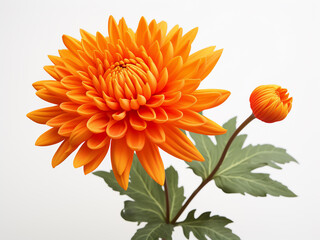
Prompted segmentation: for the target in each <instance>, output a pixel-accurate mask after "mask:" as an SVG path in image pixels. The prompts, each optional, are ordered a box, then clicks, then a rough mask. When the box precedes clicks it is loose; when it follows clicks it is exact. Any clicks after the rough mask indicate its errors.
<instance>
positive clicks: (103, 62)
mask: <svg viewBox="0 0 320 240" xmlns="http://www.w3.org/2000/svg"><path fill="white" fill-rule="evenodd" d="M80 32H81V37H82V39H81V41H78V40H76V39H74V38H72V37H69V36H66V35H64V36H63V37H62V38H63V42H64V44H65V46H66V47H67V49H63V50H59V55H60V57H56V56H49V58H50V60H51V61H52V62H53V64H54V65H53V66H45V67H44V69H45V70H46V71H47V72H48V73H49V74H50V75H51V76H52V77H53V78H54V79H55V80H44V81H39V82H36V83H34V84H33V86H34V88H35V89H36V90H37V93H36V94H37V96H38V97H40V98H41V99H43V100H45V101H47V102H50V103H53V104H55V105H54V106H51V107H47V108H43V109H39V110H36V111H33V112H30V113H29V114H28V115H27V116H28V117H29V118H30V119H31V120H33V121H35V122H37V123H41V124H47V125H48V126H50V127H51V129H50V130H48V131H47V132H45V133H44V134H42V135H41V136H40V137H39V138H38V140H37V141H36V145H38V146H46V145H52V144H55V143H59V142H61V141H63V142H62V144H61V145H60V147H59V149H58V150H57V152H56V153H55V155H54V156H53V159H52V166H53V167H55V166H57V165H58V164H60V163H61V162H62V161H64V160H65V159H66V158H67V157H68V156H69V155H70V154H71V153H72V152H73V151H75V150H76V149H77V148H78V147H79V146H80V145H81V144H82V145H81V147H80V149H79V151H78V152H77V154H76V156H75V159H74V167H81V166H83V168H84V173H85V174H88V173H90V172H92V171H93V170H94V169H95V168H97V167H98V166H99V164H100V163H101V162H102V160H103V159H104V157H105V155H106V154H107V152H108V149H109V144H110V142H111V144H110V145H111V147H110V148H111V162H112V168H113V170H114V175H115V177H116V179H117V181H118V182H119V184H120V185H121V186H122V187H123V188H124V189H126V188H127V186H128V179H129V172H130V167H131V163H132V159H133V154H134V152H136V154H137V156H138V158H139V161H140V162H141V164H142V166H143V167H144V169H145V170H146V171H147V173H148V174H149V175H150V176H151V177H152V178H153V179H154V180H155V181H156V182H158V183H159V184H163V183H164V179H165V173H164V166H163V163H162V159H161V157H160V154H159V149H158V147H160V148H161V149H163V150H164V151H166V152H168V153H169V154H171V155H173V156H175V157H177V158H180V159H183V160H185V161H192V160H198V161H203V160H204V159H203V157H202V155H201V154H200V153H199V152H198V150H197V149H196V148H195V146H194V145H193V144H192V142H191V141H190V140H189V139H188V137H187V136H186V135H184V134H183V132H182V131H180V130H179V129H185V130H187V131H191V132H196V133H200V134H208V135H209V134H210V135H219V134H224V133H225V132H226V130H225V129H223V128H222V127H220V126H219V125H218V124H216V123H215V122H213V121H211V120H209V119H208V118H206V117H204V116H202V115H200V114H199V113H198V112H200V111H202V110H204V109H208V108H212V107H215V106H218V105H219V104H221V103H222V102H224V101H225V100H226V99H227V98H228V96H229V95H230V93H229V92H228V91H226V90H219V89H206V90H196V89H197V88H198V86H199V84H200V83H201V81H202V80H203V79H204V78H205V77H206V76H207V75H208V74H209V73H210V72H211V70H212V69H213V68H214V66H215V65H216V63H217V61H218V59H219V57H220V55H221V53H222V50H218V51H214V49H215V48H214V47H209V48H206V49H203V50H201V51H198V52H196V53H194V54H192V55H190V56H189V53H190V49H191V43H192V42H193V40H194V38H195V36H196V34H197V28H195V29H193V30H191V31H190V32H188V33H186V34H185V35H182V29H181V28H179V26H175V27H174V28H173V29H172V30H171V31H169V33H167V24H166V23H165V22H160V23H157V22H156V21H155V20H153V21H151V23H150V24H149V25H148V24H147V22H146V20H145V19H144V18H143V17H142V18H141V20H140V22H139V26H138V28H137V31H136V32H134V31H133V30H132V29H130V28H128V27H127V25H126V22H125V20H124V19H123V18H122V19H121V20H120V21H119V24H117V23H116V21H115V20H114V18H113V17H110V18H109V23H108V32H109V36H107V37H104V36H103V35H102V34H101V33H99V32H97V34H96V36H94V35H92V34H90V33H88V32H86V31H84V30H81V31H80Z"/></svg>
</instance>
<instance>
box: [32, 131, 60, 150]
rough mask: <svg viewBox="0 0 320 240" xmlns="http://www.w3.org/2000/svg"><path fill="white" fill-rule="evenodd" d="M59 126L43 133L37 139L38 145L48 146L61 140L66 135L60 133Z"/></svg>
mask: <svg viewBox="0 0 320 240" xmlns="http://www.w3.org/2000/svg"><path fill="white" fill-rule="evenodd" d="M58 130H59V128H51V129H50V130H48V131H46V132H45V133H43V134H41V135H40V137H39V138H38V139H37V141H36V145H37V146H48V145H53V144H56V143H58V142H61V141H62V140H63V139H64V137H62V136H60V135H59V134H58Z"/></svg>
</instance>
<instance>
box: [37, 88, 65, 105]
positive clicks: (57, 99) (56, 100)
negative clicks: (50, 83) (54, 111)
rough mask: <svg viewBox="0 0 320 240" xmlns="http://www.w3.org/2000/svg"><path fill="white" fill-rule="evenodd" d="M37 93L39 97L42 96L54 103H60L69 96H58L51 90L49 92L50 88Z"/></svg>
mask: <svg viewBox="0 0 320 240" xmlns="http://www.w3.org/2000/svg"><path fill="white" fill-rule="evenodd" d="M36 95H37V96H38V97H39V98H41V99H43V100H45V101H47V102H49V103H54V104H60V103H62V102H66V101H68V99H67V98H65V97H61V96H56V95H54V94H52V93H51V92H49V91H48V89H45V88H43V89H40V90H39V91H37V92H36Z"/></svg>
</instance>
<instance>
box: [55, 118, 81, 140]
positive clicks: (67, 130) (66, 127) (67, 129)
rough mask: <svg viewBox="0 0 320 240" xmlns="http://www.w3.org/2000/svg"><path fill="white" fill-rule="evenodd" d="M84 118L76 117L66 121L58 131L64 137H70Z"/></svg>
mask: <svg viewBox="0 0 320 240" xmlns="http://www.w3.org/2000/svg"><path fill="white" fill-rule="evenodd" d="M82 120H83V118H82V117H77V118H74V119H72V120H70V121H68V122H65V123H64V124H63V125H62V126H61V127H60V128H59V131H58V133H59V134H60V135H61V136H64V137H70V135H71V133H72V131H73V129H74V128H75V127H76V126H77V125H78V124H79V123H80V122H81V121H82Z"/></svg>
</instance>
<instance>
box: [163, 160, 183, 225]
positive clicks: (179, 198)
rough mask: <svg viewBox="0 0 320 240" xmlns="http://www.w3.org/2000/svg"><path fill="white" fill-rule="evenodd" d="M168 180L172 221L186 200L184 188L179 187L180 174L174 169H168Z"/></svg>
mask: <svg viewBox="0 0 320 240" xmlns="http://www.w3.org/2000/svg"><path fill="white" fill-rule="evenodd" d="M166 179H167V185H168V192H169V202H170V220H171V219H172V218H174V217H175V215H176V214H177V213H178V211H179V210H180V208H181V207H182V204H183V202H184V200H185V199H186V198H185V196H184V190H183V187H178V179H179V176H178V173H177V171H176V170H175V169H174V168H173V167H172V166H170V167H168V168H167V169H166Z"/></svg>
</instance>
